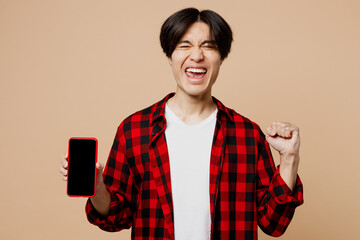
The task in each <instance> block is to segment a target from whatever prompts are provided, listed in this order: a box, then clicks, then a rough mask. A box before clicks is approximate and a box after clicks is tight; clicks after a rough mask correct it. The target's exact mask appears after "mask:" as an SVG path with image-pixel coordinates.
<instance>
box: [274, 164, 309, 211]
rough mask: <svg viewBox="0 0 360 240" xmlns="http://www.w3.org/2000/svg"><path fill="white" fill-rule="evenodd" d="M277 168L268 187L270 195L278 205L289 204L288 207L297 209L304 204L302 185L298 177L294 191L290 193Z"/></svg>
mask: <svg viewBox="0 0 360 240" xmlns="http://www.w3.org/2000/svg"><path fill="white" fill-rule="evenodd" d="M279 169H280V168H279V167H278V168H277V169H276V171H275V173H274V176H273V181H272V184H271V187H270V194H271V195H272V196H274V200H275V201H276V202H277V203H278V204H290V206H293V207H297V206H300V205H301V204H303V203H304V198H303V185H302V182H301V180H300V177H299V175H297V178H296V184H295V187H294V190H293V191H291V189H290V188H289V186H288V185H287V184H286V183H285V181H284V179H282V177H281V176H280V172H279Z"/></svg>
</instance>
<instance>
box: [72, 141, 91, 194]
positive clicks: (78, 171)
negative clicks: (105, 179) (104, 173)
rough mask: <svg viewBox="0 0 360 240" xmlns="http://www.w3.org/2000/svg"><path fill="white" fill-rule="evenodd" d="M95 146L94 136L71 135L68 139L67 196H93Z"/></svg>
mask: <svg viewBox="0 0 360 240" xmlns="http://www.w3.org/2000/svg"><path fill="white" fill-rule="evenodd" d="M97 148H98V141H97V139H96V138H92V137H89V138H84V137H72V138H70V139H69V151H68V152H69V159H68V161H69V162H68V176H67V194H68V196H70V197H93V196H95V193H96V162H97Z"/></svg>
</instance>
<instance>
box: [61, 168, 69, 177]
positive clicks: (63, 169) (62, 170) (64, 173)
mask: <svg viewBox="0 0 360 240" xmlns="http://www.w3.org/2000/svg"><path fill="white" fill-rule="evenodd" d="M60 173H61V174H62V175H63V176H67V174H68V171H67V170H66V169H65V168H63V167H60Z"/></svg>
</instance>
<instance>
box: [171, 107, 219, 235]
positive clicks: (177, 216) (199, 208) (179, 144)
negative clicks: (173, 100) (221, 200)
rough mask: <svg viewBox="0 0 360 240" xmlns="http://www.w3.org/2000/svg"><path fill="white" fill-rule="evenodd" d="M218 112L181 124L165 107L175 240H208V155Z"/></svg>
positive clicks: (209, 221)
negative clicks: (190, 123)
mask: <svg viewBox="0 0 360 240" xmlns="http://www.w3.org/2000/svg"><path fill="white" fill-rule="evenodd" d="M216 114H217V109H216V110H215V111H214V112H213V113H212V114H211V115H210V116H209V117H208V118H207V119H205V120H204V121H202V122H201V123H198V124H196V125H187V124H186V123H184V122H183V121H182V120H181V119H180V118H179V117H178V116H177V115H176V114H175V113H174V112H173V111H172V110H171V109H170V108H169V107H168V105H167V104H166V106H165V118H166V123H167V127H166V130H165V137H166V142H167V147H168V151H169V160H170V176H171V191H172V198H173V207H174V231H175V240H191V239H194V240H195V239H196V240H202V239H206V240H208V239H210V230H211V218H210V193H209V181H210V179H209V176H210V156H211V148H212V141H213V136H214V131H215V124H216Z"/></svg>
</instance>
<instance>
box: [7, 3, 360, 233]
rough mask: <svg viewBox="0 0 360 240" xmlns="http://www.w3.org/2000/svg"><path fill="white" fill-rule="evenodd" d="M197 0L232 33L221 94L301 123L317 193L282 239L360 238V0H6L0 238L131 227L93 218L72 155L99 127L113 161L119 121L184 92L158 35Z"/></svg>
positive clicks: (254, 114)
mask: <svg viewBox="0 0 360 240" xmlns="http://www.w3.org/2000/svg"><path fill="white" fill-rule="evenodd" d="M189 6H195V7H198V8H201V9H212V10H215V11H216V12H218V13H220V14H221V15H222V16H223V17H224V18H225V19H226V20H227V21H228V22H229V24H230V25H231V27H232V29H233V32H234V39H235V41H234V43H233V48H232V52H231V53H230V55H229V58H228V59H227V60H226V61H225V62H224V63H223V66H222V69H221V72H220V75H219V78H218V81H217V83H216V84H215V85H214V88H213V95H214V96H216V97H217V98H218V99H220V100H221V101H222V102H223V103H224V104H225V105H227V106H228V107H231V108H233V109H235V110H237V111H238V112H239V113H241V114H243V115H245V116H247V117H249V118H250V119H252V120H253V121H255V122H257V123H258V124H259V125H260V126H261V128H262V129H265V128H266V127H267V126H268V125H269V124H270V123H271V121H278V120H280V121H291V122H294V123H296V124H297V125H298V126H299V127H300V129H301V137H302V145H301V164H300V169H299V174H300V176H301V178H302V181H303V183H304V185H305V203H304V205H303V206H301V207H300V208H298V209H297V211H296V214H295V217H294V219H293V221H292V223H291V224H290V226H289V228H288V230H287V232H286V233H285V235H284V236H283V237H281V238H280V239H295V240H297V239H327V240H331V239H360V234H359V230H360V224H359V223H360V220H359V217H360V204H359V197H360V189H359V186H358V182H359V168H360V164H359V143H360V139H359V136H360V134H359V120H360V112H359V106H360V104H359V103H360V102H359V101H360V98H359V95H358V91H359V90H360V83H359V82H360V44H359V43H360V27H359V25H360V14H359V12H360V2H359V1H357V0H353V1H350V0H346V1H344V0H343V1H318V0H315V1H314V0H311V1H310V0H306V1H285V0H276V1H269V0H263V1H245V0H242V1H239V0H237V1H209V0H204V1H176V2H175V1H171V2H170V1H165V0H163V1H142V2H141V1H126V3H125V1H120V0H119V1H89V0H82V1H74V0H62V1H49V0H43V1H40V0H34V1H30V0H28V1H26V0H23V1H20V0H8V1H4V0H1V1H0V110H1V111H0V114H1V115H0V134H1V138H0V152H1V165H0V166H1V174H0V184H1V188H0V190H1V204H0V239H6V240H8V239H10V240H11V239H69V240H71V239H129V238H130V231H122V232H120V233H107V232H104V231H101V230H100V229H98V228H97V227H94V226H92V225H91V224H89V223H88V222H87V220H86V217H85V213H84V204H85V201H86V199H84V198H69V197H67V195H66V184H65V182H63V181H62V180H61V176H60V174H59V172H58V169H59V163H60V159H61V158H62V156H63V154H64V153H65V151H66V148H67V140H68V138H70V137H71V136H95V137H97V138H98V139H99V159H100V161H102V162H103V163H105V161H106V158H107V155H108V152H109V150H110V147H111V144H112V141H113V138H114V134H115V131H116V128H117V126H118V125H119V123H120V122H121V121H122V120H123V119H124V118H125V117H127V116H128V115H130V114H131V113H133V112H135V111H137V110H140V109H142V108H144V107H147V106H149V105H150V104H152V103H154V102H156V101H158V100H160V99H161V98H163V97H164V96H165V95H166V94H167V93H169V92H171V91H174V90H175V86H176V85H175V80H174V79H173V76H172V72H171V69H170V67H169V65H168V62H167V60H166V58H165V56H164V54H163V53H162V51H161V48H160V44H159V40H158V35H159V31H160V27H161V24H162V23H163V21H164V20H165V19H166V18H167V17H168V16H169V15H170V14H172V13H173V12H175V11H177V10H180V9H181V8H184V7H189ZM273 153H274V152H273ZM274 156H275V158H276V161H277V162H278V156H277V154H276V153H274ZM259 231H260V232H261V230H259ZM259 238H260V239H270V237H267V236H265V235H264V234H262V233H260V237H259Z"/></svg>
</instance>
